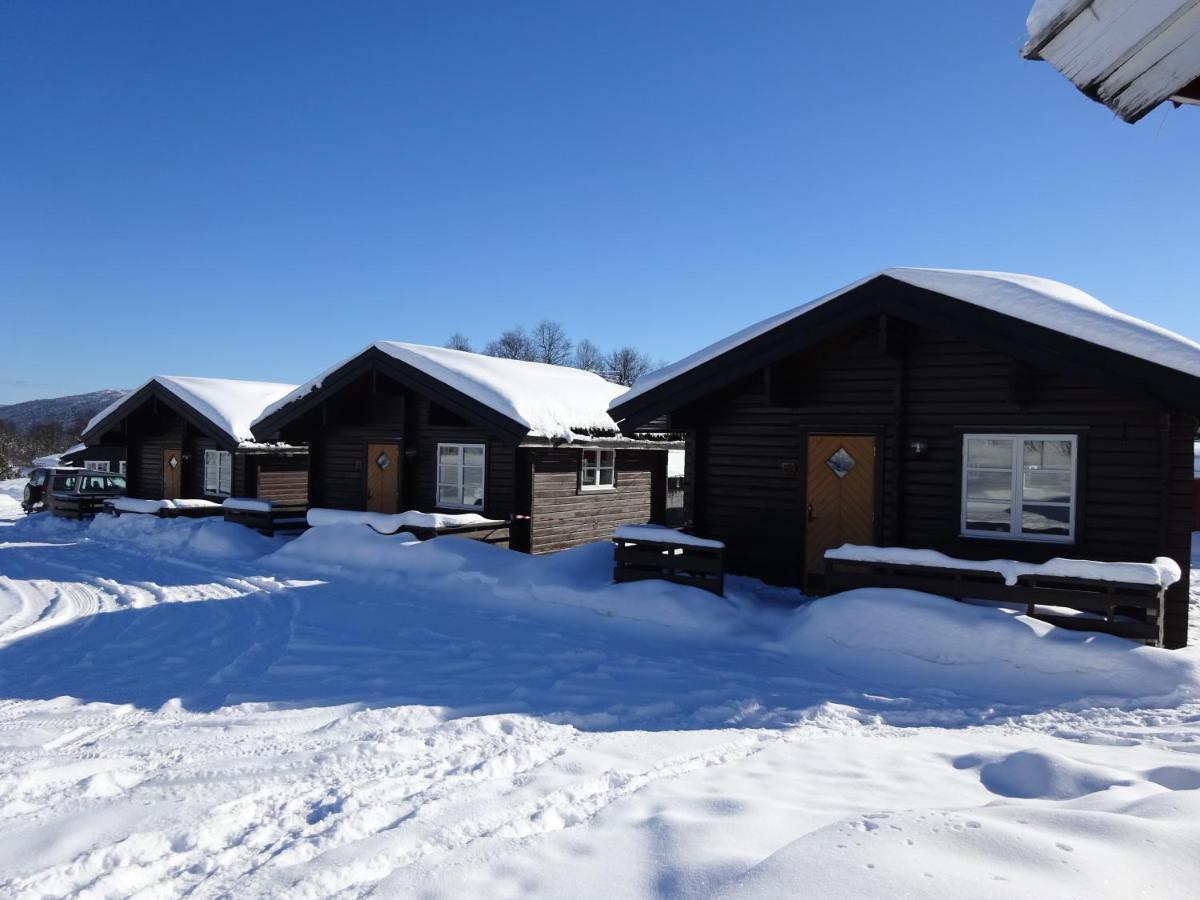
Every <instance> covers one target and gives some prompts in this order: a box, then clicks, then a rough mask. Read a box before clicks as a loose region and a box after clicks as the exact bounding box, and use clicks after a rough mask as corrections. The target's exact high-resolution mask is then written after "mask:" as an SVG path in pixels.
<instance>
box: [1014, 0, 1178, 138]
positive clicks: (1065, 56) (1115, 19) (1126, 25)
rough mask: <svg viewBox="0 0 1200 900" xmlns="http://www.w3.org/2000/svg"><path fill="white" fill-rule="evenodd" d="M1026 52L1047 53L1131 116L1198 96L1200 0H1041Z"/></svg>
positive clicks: (1089, 91)
mask: <svg viewBox="0 0 1200 900" xmlns="http://www.w3.org/2000/svg"><path fill="white" fill-rule="evenodd" d="M1026 27H1027V28H1028V30H1029V41H1028V43H1026V44H1025V46H1024V48H1022V50H1021V55H1022V56H1024V57H1025V58H1026V59H1033V60H1039V59H1040V60H1045V61H1046V62H1048V63H1049V64H1050V65H1052V66H1053V67H1054V68H1055V69H1057V70H1058V71H1059V72H1060V73H1062V74H1063V75H1064V76H1066V77H1067V78H1068V79H1070V81H1071V82H1072V83H1074V85H1075V86H1076V87H1077V88H1079V90H1081V91H1082V92H1083V93H1084V94H1086V95H1087V96H1088V97H1090V98H1091V99H1093V100H1095V101H1097V102H1098V103H1103V104H1104V105H1105V106H1107V107H1108V108H1109V109H1111V110H1112V111H1113V112H1114V113H1116V114H1117V115H1118V116H1120V117H1121V118H1122V119H1124V120H1125V121H1126V122H1136V121H1137V120H1138V119H1140V118H1142V117H1143V116H1144V115H1146V114H1147V113H1148V112H1150V110H1152V109H1154V108H1155V107H1156V106H1158V105H1159V104H1160V103H1163V102H1164V101H1168V100H1169V101H1171V102H1173V103H1175V104H1183V103H1187V104H1196V103H1200V0H1036V2H1035V3H1034V5H1033V7H1032V8H1031V9H1030V12H1029V16H1028V18H1027V20H1026Z"/></svg>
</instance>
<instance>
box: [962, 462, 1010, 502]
mask: <svg viewBox="0 0 1200 900" xmlns="http://www.w3.org/2000/svg"><path fill="white" fill-rule="evenodd" d="M967 496H968V497H970V498H973V499H977V500H1011V499H1012V475H1010V474H1009V473H1008V472H987V471H985V472H980V471H975V470H973V469H968V470H967Z"/></svg>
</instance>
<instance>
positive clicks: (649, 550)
mask: <svg viewBox="0 0 1200 900" xmlns="http://www.w3.org/2000/svg"><path fill="white" fill-rule="evenodd" d="M652 578H653V579H661V580H663V581H673V582H675V583H676V584H686V585H689V586H691V587H698V588H703V589H704V590H706V591H712V593H714V594H717V595H718V596H722V597H723V596H725V545H724V544H723V543H721V542H720V541H713V540H709V539H708V538H702V537H696V535H694V534H685V533H683V532H682V531H676V530H675V529H674V528H665V527H663V526H662V525H618V526H617V527H616V529H615V530H614V531H613V581H617V582H622V581H643V580H646V579H652Z"/></svg>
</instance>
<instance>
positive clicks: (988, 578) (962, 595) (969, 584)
mask: <svg viewBox="0 0 1200 900" xmlns="http://www.w3.org/2000/svg"><path fill="white" fill-rule="evenodd" d="M825 565H826V576H825V579H826V580H825V583H826V586H827V587H828V588H829V589H830V591H848V590H853V589H855V588H864V587H879V588H901V589H905V590H911V591H922V592H924V593H927V594H940V595H942V596H945V597H951V598H953V599H955V600H993V601H996V602H999V603H1005V604H1008V605H1012V606H1024V607H1025V614H1026V615H1028V616H1030V617H1031V618H1035V619H1040V620H1042V621H1043V622H1049V623H1051V624H1053V625H1058V626H1060V627H1062V628H1071V629H1074V630H1076V631H1098V632H1103V633H1105V634H1112V635H1116V636H1118V637H1124V638H1131V639H1133V640H1138V641H1143V642H1144V643H1147V644H1150V645H1152V646H1155V647H1159V646H1162V641H1163V613H1164V610H1165V603H1166V596H1165V595H1166V590H1165V589H1164V588H1163V587H1161V586H1159V585H1151V584H1136V583H1132V582H1125V581H1101V580H1099V579H1091V578H1066V577H1061V576H1049V575H1021V576H1018V578H1017V583H1016V584H1012V585H1009V584H1005V582H1004V578H1003V576H1001V575H1000V574H999V573H996V572H985V571H977V570H974V569H951V568H941V567H939V566H922V565H915V564H911V563H895V562H888V563H883V562H862V561H858V560H844V559H826V560H825ZM1039 607H1058V608H1065V609H1071V610H1075V611H1076V612H1080V613H1091V614H1094V615H1096V616H1098V617H1096V618H1093V617H1091V616H1084V615H1069V614H1064V613H1056V612H1053V611H1048V610H1045V609H1039Z"/></svg>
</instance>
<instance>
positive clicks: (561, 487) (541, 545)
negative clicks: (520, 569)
mask: <svg viewBox="0 0 1200 900" xmlns="http://www.w3.org/2000/svg"><path fill="white" fill-rule="evenodd" d="M521 453H522V456H523V457H525V458H526V459H527V460H528V465H529V467H530V471H531V473H532V478H531V484H532V505H531V512H530V516H531V521H530V549H531V551H532V552H533V553H548V552H550V551H553V550H564V549H566V548H568V547H576V546H578V545H580V544H586V543H588V542H590V541H603V540H609V539H610V538H611V537H612V534H613V529H614V528H615V527H616V526H617V525H622V524H630V523H632V524H643V523H646V522H650V521H656V522H658V521H661V520H662V515H663V506H664V505H665V485H666V474H667V469H666V465H667V454H666V453H665V452H663V451H655V450H618V451H617V455H616V466H617V471H616V487H615V488H614V489H613V490H611V491H581V490H580V489H579V473H580V451H579V450H575V449H553V450H551V449H546V450H541V449H524V450H522V451H521Z"/></svg>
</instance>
